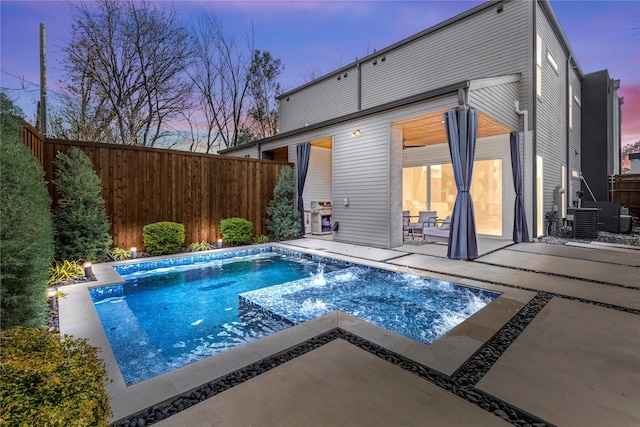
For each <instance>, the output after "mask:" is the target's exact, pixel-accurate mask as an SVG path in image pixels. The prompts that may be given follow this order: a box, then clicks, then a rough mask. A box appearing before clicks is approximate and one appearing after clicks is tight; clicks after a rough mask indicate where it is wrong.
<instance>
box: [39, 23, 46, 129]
mask: <svg viewBox="0 0 640 427" xmlns="http://www.w3.org/2000/svg"><path fill="white" fill-rule="evenodd" d="M39 113H40V133H41V134H42V135H44V136H47V51H46V47H45V34H44V24H42V23H40V111H39Z"/></svg>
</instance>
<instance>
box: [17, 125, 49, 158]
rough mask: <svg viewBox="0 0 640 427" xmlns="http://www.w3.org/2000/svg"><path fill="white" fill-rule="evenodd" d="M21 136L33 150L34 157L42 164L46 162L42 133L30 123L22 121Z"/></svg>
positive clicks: (25, 143)
mask: <svg viewBox="0 0 640 427" xmlns="http://www.w3.org/2000/svg"><path fill="white" fill-rule="evenodd" d="M20 136H21V137H22V142H24V145H26V146H27V148H28V149H29V150H31V154H33V157H35V158H36V159H38V160H39V161H40V163H41V164H44V138H43V136H42V135H40V133H39V132H38V131H37V130H36V129H35V128H34V127H33V126H31V125H30V124H29V123H27V122H25V121H24V120H23V121H22V128H21V130H20Z"/></svg>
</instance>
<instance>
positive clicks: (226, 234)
mask: <svg viewBox="0 0 640 427" xmlns="http://www.w3.org/2000/svg"><path fill="white" fill-rule="evenodd" d="M220 234H222V238H223V239H224V241H225V242H226V243H227V244H229V245H231V246H238V245H246V244H249V243H251V241H252V239H253V223H252V222H251V221H248V220H246V219H244V218H227V219H223V220H222V221H220Z"/></svg>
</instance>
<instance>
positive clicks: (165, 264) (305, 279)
mask: <svg viewBox="0 0 640 427" xmlns="http://www.w3.org/2000/svg"><path fill="white" fill-rule="evenodd" d="M239 255H242V256H234V254H233V253H223V254H214V255H209V256H200V257H189V259H185V258H186V257H185V258H172V259H169V260H166V261H164V260H161V261H153V262H140V263H135V264H126V265H121V266H116V267H115V268H116V270H117V271H118V272H119V273H120V274H121V276H122V277H123V279H125V283H124V284H120V285H114V286H105V287H98V288H92V289H90V294H91V297H92V299H93V301H94V305H95V307H96V311H97V313H98V316H99V318H100V321H101V323H102V326H103V328H104V330H105V333H106V335H107V339H108V340H109V343H110V346H111V349H112V351H113V353H114V356H115V358H116V360H117V362H118V366H119V368H120V371H121V373H122V376H123V378H124V380H125V383H126V384H127V385H132V384H135V383H138V382H141V381H144V380H146V379H149V378H152V377H154V376H157V375H161V374H164V373H166V372H170V371H172V370H175V369H178V368H180V367H183V366H186V365H188V364H190V363H193V362H195V361H198V360H201V359H203V358H206V357H210V356H212V355H215V354H217V353H220V352H223V351H225V350H228V349H231V348H234V347H237V346H240V345H242V344H244V343H247V342H250V341H253V340H255V339H258V338H262V337H264V336H267V335H270V334H273V333H275V332H278V331H280V330H283V329H286V328H288V327H290V326H292V325H294V324H298V323H302V322H304V321H307V320H310V319H313V318H315V317H318V316H321V315H323V314H326V313H328V312H330V311H334V310H341V311H343V312H346V313H348V314H351V315H353V316H356V317H359V318H361V319H363V320H366V321H369V322H371V323H374V324H376V325H378V326H381V327H383V328H386V329H389V330H392V331H395V332H398V333H400V334H403V335H405V336H408V337H410V338H413V339H416V340H418V341H422V342H424V343H426V344H429V343H431V342H433V341H435V340H436V339H437V338H438V337H440V336H442V335H443V334H445V333H446V332H447V331H449V330H450V329H452V328H453V327H455V326H456V325H457V324H459V323H461V322H462V321H464V320H465V319H466V318H467V317H469V316H471V315H472V314H473V313H475V312H476V311H478V310H480V309H481V308H482V307H484V306H485V305H486V304H488V303H489V302H490V301H491V300H493V299H494V298H496V297H497V296H498V294H495V293H491V292H486V291H481V290H477V289H472V288H466V287H462V286H457V285H453V284H450V283H447V282H441V281H436V280H431V279H426V278H421V277H418V276H415V275H408V274H399V273H394V272H388V271H385V270H380V269H375V268H369V267H364V266H354V265H351V264H347V263H342V262H339V261H334V260H329V259H324V258H317V257H314V258H313V259H310V257H308V256H305V255H303V254H295V253H291V252H289V251H280V250H276V249H275V248H273V249H272V248H267V249H266V250H265V249H262V250H260V251H259V252H257V253H255V252H251V253H247V251H243V252H239ZM221 256H222V257H224V258H223V259H219V258H218V257H221Z"/></svg>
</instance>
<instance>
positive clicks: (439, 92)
mask: <svg viewBox="0 0 640 427" xmlns="http://www.w3.org/2000/svg"><path fill="white" fill-rule="evenodd" d="M470 85H471V82H470V81H469V80H464V81H461V82H458V83H454V84H450V85H447V86H443V87H440V88H437V89H433V90H430V91H427V92H422V93H419V94H417V95H412V96H408V97H406V98H402V99H398V100H396V101H391V102H387V103H386V104H382V105H378V106H375V107H371V108H367V109H366V110H360V111H356V112H355V113H349V114H346V115H344V116H340V117H336V118H334V119H330V120H325V121H323V122H319V123H315V124H312V125H309V126H305V127H303V128H298V129H294V130H290V131H289V132H285V133H281V134H278V135H274V136H270V137H269V138H263V139H259V140H257V141H253V142H249V143H247V144H242V145H236V146H235V147H230V148H226V149H224V150H221V151H218V153H220V154H226V153H230V152H233V151H236V150H240V149H243V148H247V147H251V146H255V145H258V144H266V143H268V142H273V141H278V140H280V139H284V138H289V137H291V136H295V135H299V134H302V133H305V132H309V131H313V130H317V129H322V128H325V127H328V126H333V125H335V124H338V123H342V122H347V121H349V120H355V119H358V118H361V117H364V116H368V115H371V114H377V113H381V112H383V111H387V110H392V109H394V108H398V107H403V106H405V105H409V104H414V103H416V102H420V101H424V100H427V99H430V98H435V97H438V96H443V95H446V94H449V93H457V92H458V90H459V89H468V88H469V86H470Z"/></svg>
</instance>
